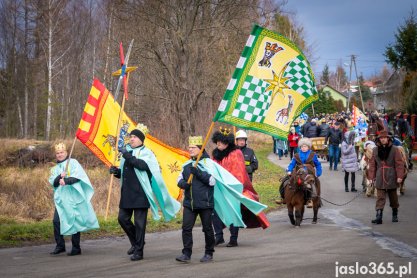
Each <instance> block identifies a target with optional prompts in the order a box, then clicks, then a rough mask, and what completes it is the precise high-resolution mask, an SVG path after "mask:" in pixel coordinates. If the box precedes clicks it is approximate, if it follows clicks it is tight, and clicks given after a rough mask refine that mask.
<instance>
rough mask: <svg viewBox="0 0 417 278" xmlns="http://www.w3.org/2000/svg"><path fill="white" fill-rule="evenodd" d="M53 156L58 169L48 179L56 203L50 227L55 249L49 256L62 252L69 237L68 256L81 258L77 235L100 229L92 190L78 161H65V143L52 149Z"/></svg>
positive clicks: (55, 168) (54, 169) (66, 155)
mask: <svg viewBox="0 0 417 278" xmlns="http://www.w3.org/2000/svg"><path fill="white" fill-rule="evenodd" d="M55 156H56V159H57V165H56V166H55V167H53V168H52V169H51V175H50V176H49V183H50V184H51V185H52V186H53V187H54V202H55V212H54V219H53V224H54V237H55V242H56V247H55V250H54V251H52V252H51V255H57V254H60V253H62V252H65V241H64V235H71V236H72V238H71V242H72V250H71V252H70V253H68V256H75V255H81V248H80V237H81V235H80V232H85V231H88V230H91V229H98V228H99V225H98V221H97V217H96V214H95V212H94V209H93V207H92V205H91V203H90V201H91V198H92V197H93V194H94V189H93V187H92V186H91V183H90V180H89V178H88V177H87V174H86V173H85V171H84V169H83V168H82V167H81V165H80V164H79V163H78V161H77V160H75V159H73V158H71V159H70V158H68V152H67V148H66V146H65V144H64V143H59V144H56V145H55ZM68 159H69V161H68Z"/></svg>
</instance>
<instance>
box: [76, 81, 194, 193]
mask: <svg viewBox="0 0 417 278" xmlns="http://www.w3.org/2000/svg"><path fill="white" fill-rule="evenodd" d="M120 109H121V108H120V105H119V104H118V103H117V102H116V101H114V98H113V95H112V94H111V93H110V92H109V91H108V90H107V89H106V87H105V86H104V85H103V84H101V83H100V81H98V80H97V79H95V80H94V82H93V86H92V87H91V90H90V95H89V96H88V100H87V103H86V105H85V108H84V112H83V115H82V117H81V121H80V124H79V126H78V130H77V133H76V136H77V138H78V139H79V140H80V141H81V142H82V143H83V144H84V145H85V146H87V148H89V149H90V150H91V151H92V152H93V153H94V154H95V155H96V156H97V157H98V158H99V159H100V160H101V161H102V162H103V163H104V164H106V165H107V166H111V165H112V163H113V161H114V159H115V156H118V157H117V159H116V164H115V166H118V165H119V164H120V154H118V152H117V146H118V145H119V146H120V145H121V144H124V141H125V140H126V141H128V138H129V137H128V136H127V135H128V134H129V133H130V131H132V130H133V129H134V128H135V126H136V123H135V122H134V121H132V119H130V118H129V117H128V116H127V115H126V113H123V115H122V128H121V131H120V140H119V144H117V143H116V140H117V136H116V132H117V120H118V118H119V113H120ZM145 146H146V147H148V148H149V149H150V150H152V151H153V153H154V154H155V156H156V158H157V160H158V162H159V166H160V168H161V172H162V177H163V178H164V181H165V184H166V185H167V187H168V191H169V193H170V194H171V196H172V197H174V198H176V199H178V198H180V197H181V191H180V189H179V188H178V186H177V178H178V175H179V173H180V172H181V166H182V164H184V162H186V161H187V160H188V159H189V154H188V153H187V152H185V151H183V150H180V149H177V148H173V147H170V146H168V145H166V144H164V143H163V142H161V141H159V140H158V139H156V138H155V137H152V136H151V135H149V134H148V135H146V140H145Z"/></svg>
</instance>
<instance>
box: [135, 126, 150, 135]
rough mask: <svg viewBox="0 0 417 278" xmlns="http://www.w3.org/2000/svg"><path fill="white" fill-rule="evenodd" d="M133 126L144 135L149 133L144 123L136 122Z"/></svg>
mask: <svg viewBox="0 0 417 278" xmlns="http://www.w3.org/2000/svg"><path fill="white" fill-rule="evenodd" d="M135 128H136V129H139V130H140V131H141V132H142V133H143V135H145V136H146V134H148V133H149V129H148V127H147V126H146V125H144V124H137V125H136V127H135Z"/></svg>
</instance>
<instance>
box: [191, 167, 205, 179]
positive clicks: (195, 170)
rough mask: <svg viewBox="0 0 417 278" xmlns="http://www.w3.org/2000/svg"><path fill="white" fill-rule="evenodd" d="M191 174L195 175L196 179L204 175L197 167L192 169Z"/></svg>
mask: <svg viewBox="0 0 417 278" xmlns="http://www.w3.org/2000/svg"><path fill="white" fill-rule="evenodd" d="M190 172H191V174H193V175H194V176H195V177H196V178H200V177H201V175H202V172H201V170H200V169H198V168H197V167H191V169H190Z"/></svg>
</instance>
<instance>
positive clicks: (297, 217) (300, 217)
mask: <svg viewBox="0 0 417 278" xmlns="http://www.w3.org/2000/svg"><path fill="white" fill-rule="evenodd" d="M303 207H304V206H303ZM302 210H303V209H302V208H298V209H296V210H295V227H300V225H301V221H302V220H303V211H302Z"/></svg>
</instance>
